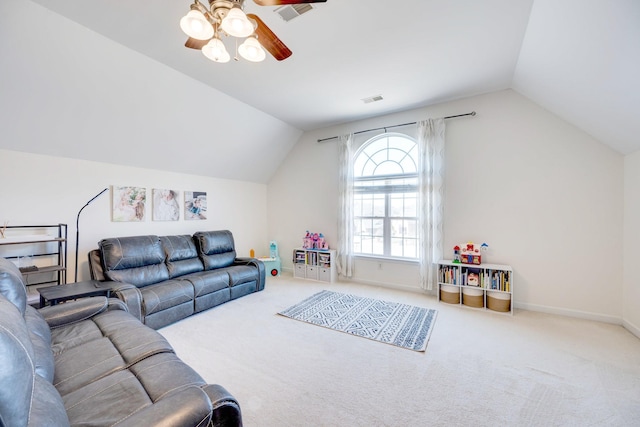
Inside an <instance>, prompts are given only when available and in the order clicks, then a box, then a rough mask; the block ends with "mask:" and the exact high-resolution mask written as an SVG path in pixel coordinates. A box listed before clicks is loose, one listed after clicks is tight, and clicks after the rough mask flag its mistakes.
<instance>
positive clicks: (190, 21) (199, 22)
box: [180, 10, 213, 40]
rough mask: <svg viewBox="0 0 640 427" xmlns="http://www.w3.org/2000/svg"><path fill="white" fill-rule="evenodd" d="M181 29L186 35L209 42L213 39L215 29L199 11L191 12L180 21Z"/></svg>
mask: <svg viewBox="0 0 640 427" xmlns="http://www.w3.org/2000/svg"><path fill="white" fill-rule="evenodd" d="M180 28H181V29H182V31H184V33H185V34H186V35H188V36H189V37H193V38H194V39H198V40H208V39H210V38H211V37H213V27H212V26H211V24H210V23H209V21H207V18H205V17H204V15H203V14H202V12H200V11H198V10H190V11H189V13H187V14H186V15H185V16H183V17H182V19H180Z"/></svg>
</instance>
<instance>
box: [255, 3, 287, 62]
mask: <svg viewBox="0 0 640 427" xmlns="http://www.w3.org/2000/svg"><path fill="white" fill-rule="evenodd" d="M247 18H249V19H253V20H254V21H256V23H257V24H258V27H257V28H256V31H255V35H256V36H258V41H259V42H260V44H261V45H262V47H263V48H265V49H266V50H267V52H269V53H270V54H271V55H272V56H273V57H274V58H276V59H277V60H278V61H282V60H284V59H287V58H288V57H290V56H291V55H292V54H293V52H291V51H290V50H289V48H288V47H287V46H285V44H284V43H282V41H281V40H280V39H279V38H278V36H276V35H275V34H274V33H273V31H271V30H270V29H269V27H267V25H266V24H265V23H264V22H262V19H260V18H258V17H257V16H256V15H254V14H253V13H248V14H247Z"/></svg>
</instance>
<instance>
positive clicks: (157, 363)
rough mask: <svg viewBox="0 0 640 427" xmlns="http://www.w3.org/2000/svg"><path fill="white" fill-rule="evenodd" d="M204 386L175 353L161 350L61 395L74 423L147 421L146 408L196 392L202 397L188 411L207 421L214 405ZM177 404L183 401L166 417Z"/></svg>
mask: <svg viewBox="0 0 640 427" xmlns="http://www.w3.org/2000/svg"><path fill="white" fill-rule="evenodd" d="M204 386H205V383H204V381H203V379H202V378H201V377H200V376H199V375H198V374H197V373H196V372H195V371H193V369H191V368H190V367H189V366H188V365H186V364H185V363H184V362H182V361H181V360H180V359H178V357H177V356H176V355H175V354H172V353H161V354H157V355H154V356H151V357H148V358H146V359H143V360H141V361H140V362H138V363H135V364H133V365H132V366H130V367H129V369H126V370H121V371H118V372H114V373H112V374H110V375H106V376H104V377H102V378H100V379H98V380H96V381H94V382H92V383H90V384H87V385H86V386H84V387H82V388H80V389H78V390H75V391H73V392H71V393H68V394H64V395H63V396H62V399H63V401H64V406H65V408H66V409H67V414H68V416H69V420H70V422H71V424H72V425H121V424H119V423H122V425H145V424H144V423H145V417H144V415H145V411H148V410H151V411H154V410H155V407H156V406H157V407H160V406H162V405H163V401H167V402H176V401H177V400H176V399H173V397H174V396H180V395H181V394H183V393H187V394H188V395H189V396H190V397H193V393H196V394H197V395H200V396H199V397H200V398H196V399H193V400H192V402H195V405H194V406H192V407H190V408H189V412H190V413H193V414H194V415H195V416H196V417H199V418H200V419H202V420H203V423H202V425H206V424H207V420H208V417H209V416H210V415H209V414H210V412H211V410H212V405H211V401H210V400H209V399H208V398H207V395H206V393H204V391H202V389H201V387H204ZM178 408H181V410H184V405H171V406H170V407H169V408H167V409H168V412H167V418H169V419H170V416H171V413H175V412H176V410H177V409H178ZM138 416H141V419H140V418H138V419H137V418H136V417H138ZM146 422H147V423H149V422H151V421H150V419H146ZM169 424H170V423H167V424H166V425H169ZM146 425H150V424H146ZM194 425H195V424H194Z"/></svg>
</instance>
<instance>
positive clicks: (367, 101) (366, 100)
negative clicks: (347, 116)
mask: <svg viewBox="0 0 640 427" xmlns="http://www.w3.org/2000/svg"><path fill="white" fill-rule="evenodd" d="M383 99H384V98H382V95H376V96H370V97H369V98H363V99H362V102H364V103H365V104H370V103H372V102H376V101H382V100H383Z"/></svg>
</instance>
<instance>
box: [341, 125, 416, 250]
mask: <svg viewBox="0 0 640 427" xmlns="http://www.w3.org/2000/svg"><path fill="white" fill-rule="evenodd" d="M418 158H419V156H418V144H417V142H416V141H415V140H414V139H412V138H410V137H408V136H406V135H404V134H399V133H385V134H381V135H378V136H376V137H373V138H371V139H370V140H368V141H367V142H365V143H364V144H363V145H362V147H360V149H359V150H358V151H357V153H356V155H355V156H354V160H353V162H354V163H353V175H354V206H353V213H354V233H353V234H354V236H353V237H354V238H353V252H354V254H358V255H371V256H382V257H389V258H408V259H418V246H419V245H418V170H419V168H418Z"/></svg>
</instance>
